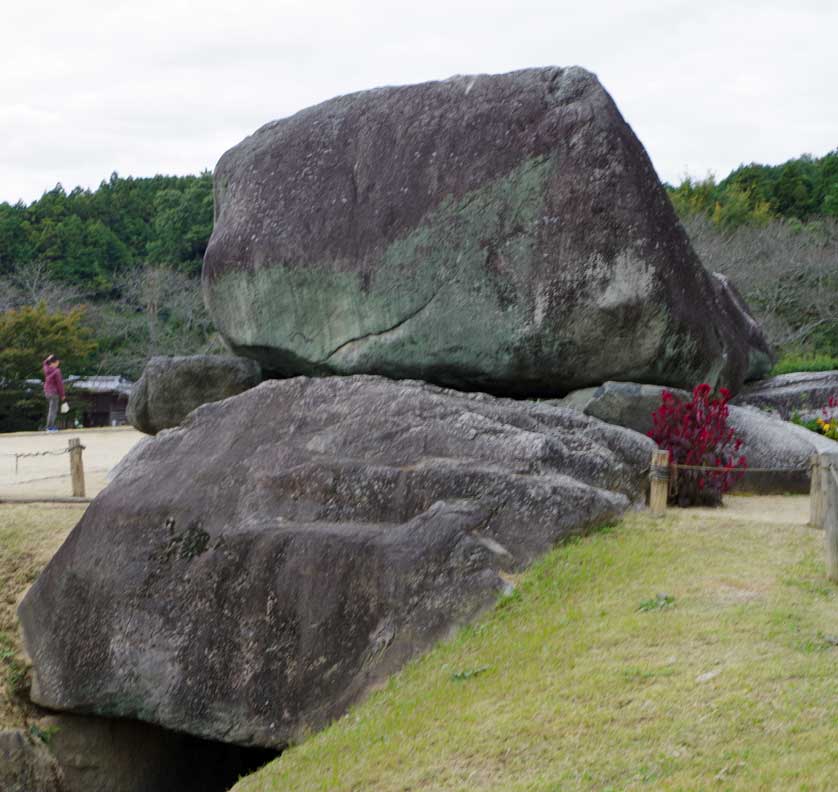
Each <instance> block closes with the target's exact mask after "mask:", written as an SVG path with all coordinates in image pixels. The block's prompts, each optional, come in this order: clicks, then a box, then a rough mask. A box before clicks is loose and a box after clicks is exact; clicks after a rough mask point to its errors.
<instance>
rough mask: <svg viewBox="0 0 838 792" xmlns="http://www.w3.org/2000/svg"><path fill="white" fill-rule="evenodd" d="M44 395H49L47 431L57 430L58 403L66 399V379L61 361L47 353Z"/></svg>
mask: <svg viewBox="0 0 838 792" xmlns="http://www.w3.org/2000/svg"><path fill="white" fill-rule="evenodd" d="M43 368H44V396H46V397H47V404H48V405H49V408H48V410H47V431H48V432H57V431H58V427H57V426H56V425H55V419H56V418H57V417H58V405H59V404H60V403H61V402H63V401H64V379H63V378H62V376H61V361H60V360H59V359H58V358H57V357H56V356H55V355H47V357H46V359H45V360H44V363H43Z"/></svg>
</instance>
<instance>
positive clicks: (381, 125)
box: [203, 67, 771, 396]
mask: <svg viewBox="0 0 838 792" xmlns="http://www.w3.org/2000/svg"><path fill="white" fill-rule="evenodd" d="M215 202H216V216H215V226H214V230H213V234H212V237H211V239H210V242H209V247H208V249H207V253H206V256H205V260H204V272H203V281H204V294H205V298H206V302H207V305H208V307H209V309H210V312H211V314H212V316H213V319H214V321H215V323H216V326H217V327H218V328H219V330H220V331H221V333H222V334H223V336H224V337H225V338H226V340H227V341H228V342H229V344H230V345H231V348H232V349H234V351H236V352H237V353H238V354H242V355H248V356H251V357H253V358H255V359H257V360H259V362H260V363H261V364H262V365H263V367H264V368H265V369H266V370H267V371H270V372H273V373H276V374H279V375H283V376H285V375H296V374H308V375H311V374H316V375H324V374H354V373H374V374H384V375H387V376H390V377H394V378H416V379H423V380H426V381H432V382H437V383H440V384H444V385H449V386H453V387H456V388H460V389H463V390H483V391H488V392H493V393H502V394H512V395H524V396H533V395H560V394H564V393H567V392H568V391H570V390H572V389H574V388H579V387H582V386H585V385H590V384H595V383H599V382H603V381H605V380H608V379H625V380H628V379H632V380H640V381H649V382H655V383H660V384H671V385H676V386H682V387H683V386H691V385H692V384H693V383H695V382H700V381H707V382H711V383H718V384H723V385H727V386H728V387H730V388H731V389H732V390H734V391H735V390H737V389H738V388H739V386H740V385H741V384H742V382H743V380H744V379H746V378H754V377H756V376H759V375H760V374H761V373H764V371H766V370H767V367H768V365H769V364H770V357H771V355H770V351H769V349H768V347H767V345H766V343H765V340H764V338H763V336H762V334H761V333H760V332H759V331H758V328H756V325H755V324H754V322H753V320H752V318H751V317H750V316H749V315H748V313H747V311H746V309H745V308H744V304H743V303H742V302H741V299H740V298H738V296H736V295H735V293H734V292H733V291H732V289H731V288H729V286H727V285H726V283H725V282H724V280H723V279H721V280H720V279H718V278H713V277H712V276H711V275H710V274H709V273H708V272H706V271H705V270H704V268H703V267H702V266H701V263H700V262H699V260H698V258H697V257H696V255H695V253H694V252H693V250H692V248H691V247H690V244H689V241H688V238H687V235H686V233H685V231H684V229H683V228H682V226H681V224H680V223H679V222H678V219H677V217H676V215H675V212H674V211H673V208H672V206H671V204H670V202H669V199H668V198H667V196H666V194H665V192H664V190H663V188H662V186H661V184H660V182H659V181H658V178H657V176H656V175H655V172H654V170H653V168H652V165H651V163H650V161H649V158H648V156H647V155H646V152H645V151H644V149H643V147H642V146H641V144H640V142H639V141H638V140H637V138H636V137H635V135H634V133H633V132H632V130H631V129H630V127H629V126H628V125H627V124H626V123H625V121H624V120H623V118H622V116H621V115H620V113H619V111H618V110H617V107H616V106H615V104H614V102H613V101H612V99H611V97H610V96H609V95H608V94H607V93H606V91H605V90H604V89H603V87H602V86H601V85H600V83H599V82H598V80H597V79H596V77H595V76H594V75H593V74H590V73H589V72H587V71H585V70H584V69H580V68H578V67H573V68H568V69H562V68H556V67H551V68H542V69H528V70H524V71H519V72H513V73H510V74H503V75H477V76H466V77H452V78H451V79H449V80H446V81H443V82H430V83H424V84H421V85H412V86H403V87H397V88H381V89H377V90H373V91H365V92H361V93H357V94H352V95H350V96H343V97H339V98H336V99H333V100H331V101H328V102H324V103H323V104H321V105H318V106H316V107H312V108H309V109H307V110H303V111H301V112H299V113H297V114H296V115H294V116H291V117H290V118H285V119H282V120H280V121H274V122H272V123H270V124H267V125H266V126H264V127H262V128H261V129H259V130H258V131H257V132H256V133H255V134H253V135H251V136H250V137H248V138H246V139H245V140H244V141H243V142H242V143H240V144H239V145H238V146H236V147H235V148H233V149H231V150H230V151H228V152H227V153H226V154H225V155H224V156H223V157H222V158H221V160H220V162H219V163H218V166H217V168H216V170H215Z"/></svg>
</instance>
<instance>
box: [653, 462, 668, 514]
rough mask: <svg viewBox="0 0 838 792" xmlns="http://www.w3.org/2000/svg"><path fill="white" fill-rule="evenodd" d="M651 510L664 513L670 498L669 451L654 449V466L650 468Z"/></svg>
mask: <svg viewBox="0 0 838 792" xmlns="http://www.w3.org/2000/svg"><path fill="white" fill-rule="evenodd" d="M649 481H650V482H651V486H650V488H649V510H650V511H651V512H652V514H658V515H660V514H664V513H665V512H666V501H667V499H668V498H669V451H661V450H657V451H653V452H652V466H651V468H649Z"/></svg>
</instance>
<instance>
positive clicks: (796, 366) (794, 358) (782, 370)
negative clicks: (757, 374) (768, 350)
mask: <svg viewBox="0 0 838 792" xmlns="http://www.w3.org/2000/svg"><path fill="white" fill-rule="evenodd" d="M836 369H838V358H835V357H832V355H783V356H782V357H781V358H780V359H779V360H778V361H777V364H776V365H775V366H774V368H773V369H771V373H770V374H769V376H770V377H776V376H778V375H780V374H794V373H795V372H798V371H835V370H836Z"/></svg>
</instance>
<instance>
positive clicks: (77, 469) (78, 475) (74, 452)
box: [70, 437, 84, 498]
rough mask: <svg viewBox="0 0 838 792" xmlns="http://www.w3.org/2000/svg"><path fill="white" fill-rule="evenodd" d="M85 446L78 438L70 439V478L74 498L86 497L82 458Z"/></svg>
mask: <svg viewBox="0 0 838 792" xmlns="http://www.w3.org/2000/svg"><path fill="white" fill-rule="evenodd" d="M83 449H84V446H83V445H82V444H81V440H79V439H78V437H71V438H70V478H71V479H72V482H73V497H74V498H83V497H84V462H83V461H82V458H81V453H82V450H83Z"/></svg>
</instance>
